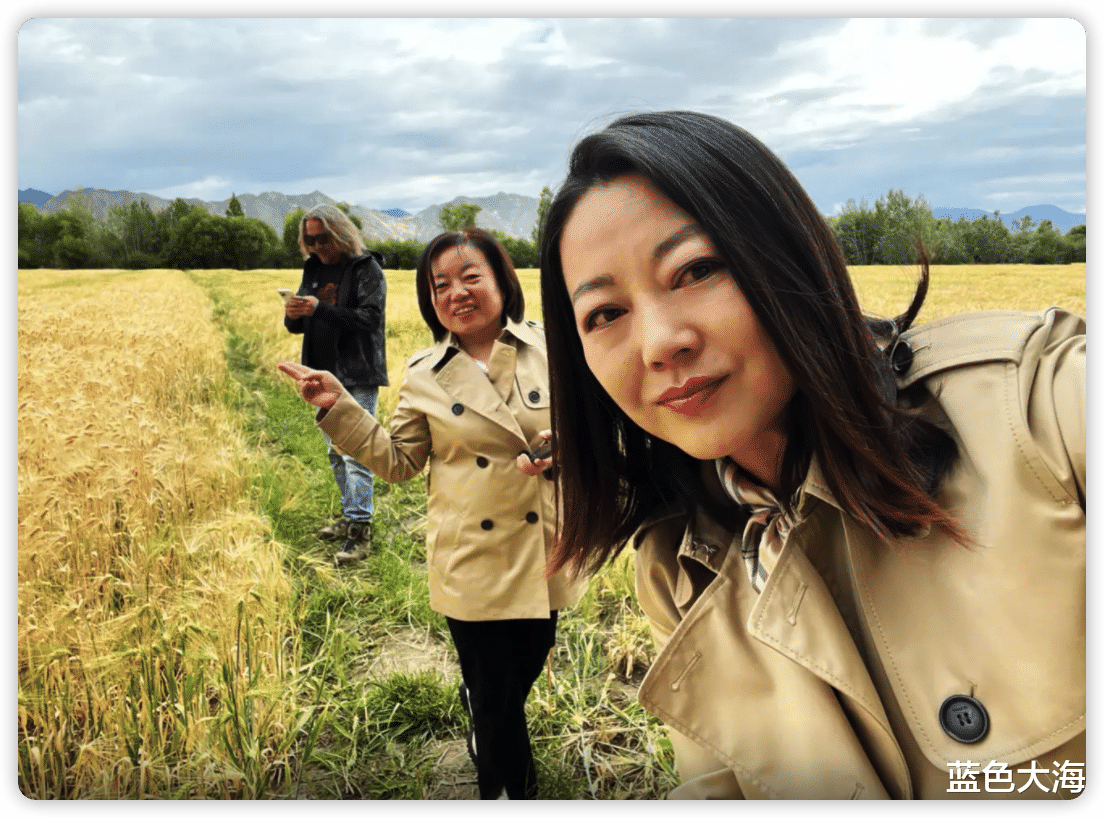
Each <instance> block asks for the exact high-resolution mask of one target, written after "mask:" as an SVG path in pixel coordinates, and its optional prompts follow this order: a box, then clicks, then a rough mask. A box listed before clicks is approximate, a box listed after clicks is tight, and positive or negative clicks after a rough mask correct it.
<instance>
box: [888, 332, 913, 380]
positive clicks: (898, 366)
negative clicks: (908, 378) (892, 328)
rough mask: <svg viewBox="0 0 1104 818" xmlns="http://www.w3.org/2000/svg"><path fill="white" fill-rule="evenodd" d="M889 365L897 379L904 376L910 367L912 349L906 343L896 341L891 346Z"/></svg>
mask: <svg viewBox="0 0 1104 818" xmlns="http://www.w3.org/2000/svg"><path fill="white" fill-rule="evenodd" d="M889 363H890V365H891V366H892V367H893V373H894V374H895V375H897V376H898V377H902V376H904V374H905V373H906V372H908V371H909V369H910V368H911V367H912V347H911V346H909V342H908V341H898V342H897V343H896V344H894V345H893V349H892V350H890V353H889Z"/></svg>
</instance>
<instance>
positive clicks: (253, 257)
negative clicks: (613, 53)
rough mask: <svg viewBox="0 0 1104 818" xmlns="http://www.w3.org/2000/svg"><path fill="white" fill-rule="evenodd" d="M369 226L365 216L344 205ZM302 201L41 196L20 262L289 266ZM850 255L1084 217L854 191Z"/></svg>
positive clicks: (524, 243) (1017, 232)
mask: <svg viewBox="0 0 1104 818" xmlns="http://www.w3.org/2000/svg"><path fill="white" fill-rule="evenodd" d="M551 199H552V191H551V189H549V188H548V187H545V188H544V190H542V191H541V196H540V202H539V204H538V206H537V226H536V227H534V228H533V232H532V234H531V236H530V237H529V238H528V239H526V238H517V237H514V236H507V235H506V234H505V233H502V232H500V231H497V230H492V231H490V232H492V233H493V234H494V235H495V236H496V238H498V240H499V241H500V242H502V245H503V247H505V248H506V252H507V253H509V254H510V258H511V259H512V261H513V263H514V266H515V267H517V268H533V267H538V266H539V265H540V241H541V229H542V227H543V224H544V216H545V213H546V212H547V209H548V205H549V204H550V202H551ZM338 207H340V208H341V209H342V210H344V211H345V212H346V214H348V215H349V218H350V219H351V220H352V221H353V222H354V223H355V224H356V225H357V227H358V228H360V229H361V230H363V224H362V223H361V221H360V219H358V218H357V217H356V216H355V215H353V214H351V213H349V206H348V205H347V204H345V203H341V204H339V205H338ZM479 211H480V207H479V205H475V204H454V205H445V206H444V207H442V208H441V212H440V214H439V217H438V218H439V221H440V224H441V228H442V230H455V229H458V228H460V227H464V226H466V225H474V224H476V223H477V217H478V214H479ZM302 215H303V211H302V210H294V211H292V212H290V213H288V214H287V216H285V218H284V224H283V232H282V234H281V235H277V233H276V231H275V230H273V229H272V227H271V226H270V225H268V224H266V223H265V222H263V221H261V220H260V219H254V218H251V217H249V216H246V215H245V214H244V212H243V211H242V207H241V203H240V202H239V201H238V198H237V196H235V195H232V196H231V197H230V204H229V206H228V207H227V208H226V214H225V216H218V215H214V214H212V213H210V212H208V211H207V209H206V208H204V207H202V206H200V205H192V204H188V203H187V202H186V201H184V200H183V199H180V198H178V199H176V200H174V201H173V202H172V204H170V205H169V206H168V207H167V208H165V209H164V210H162V211H160V212H159V213H154V212H153V210H152V209H151V208H150V206H149V204H147V203H146V202H145V201H144V200H139V201H136V202H132V203H131V204H130V205H127V206H122V205H115V206H113V207H111V208H110V210H109V211H108V214H107V218H105V219H103V220H98V219H96V218H95V216H94V215H93V214H92V209H91V206H90V204H89V202H88V201H87V199H85V198H84V197H82V196H81V195H79V194H77V195H74V196H71V197H70V199H69V203H68V206H67V208H66V209H64V210H58V211H56V212H54V213H50V214H44V213H40V212H39V211H38V210H37V209H36V208H35V206H34V205H32V204H30V203H27V202H22V203H20V205H19V242H18V243H19V267H20V268H34V267H51V268H62V269H77V268H89V269H98V268H124V269H135V270H140V269H150V268H156V267H165V268H172V269H183V270H188V269H197V268H199V269H212V268H224V267H228V268H233V269H237V270H252V269H292V268H298V267H301V266H302V263H303V257H302V254H301V253H300V251H299V245H298V229H299V219H300V218H301V217H302ZM828 223H829V224H830V225H831V227H832V231H833V232H834V233H835V236H836V240H837V241H838V242H839V244H840V247H841V248H842V249H843V253H844V256H845V257H846V259H847V263H848V264H912V263H914V262H915V261H916V242H917V240H920V241H922V242H923V244H924V246H925V248H926V249H927V251H928V253H929V255H930V256H931V259H932V262H933V263H935V264H995V263H1006V264H1022V263H1029V264H1066V263H1071V262H1081V261H1085V225H1083V224H1082V225H1077V226H1076V227H1073V228H1071V229H1070V230H1069V232H1067V233H1065V234H1063V233H1062V232H1061V231H1059V230H1057V229H1056V228H1055V227H1054V225H1053V224H1052V223H1051V222H1050V220H1047V219H1044V220H1043V221H1042V222H1040V223H1038V224H1036V223H1035V222H1034V221H1032V219H1031V217H1030V216H1024V217H1023V218H1022V219H1015V220H1013V222H1012V227H1011V229H1010V228H1009V227H1008V226H1007V225H1005V224H1004V222H1003V221H1002V220H1001V218H1000V214H999V211H998V212H997V213H996V214H994V217H993V218H989V217H987V216H982V217H981V218H979V219H974V220H973V221H967V220H966V219H965V218H962V219H959V220H958V221H952V220H950V219H936V218H935V217H934V215H933V214H932V209H931V207H930V206H929V205H928V203H927V201H925V199H924V197H923V195H921V196H918V197H917V198H915V199H911V198H909V197H908V196H906V195H905V194H904V192H903V191H901V190H890V191H889V193H888V194H886V195H885V196H883V197H881V198H880V199H878V200H877V201H876V202H875V203H874V206H873V207H870V206H869V205H867V203H866V202H865V201H862V202H861V203H859V204H856V203H855V200H854V199H851V200H849V201H848V202H847V204H846V205H845V206H844V208H843V209H842V211H841V212H840V213H839V214H838V215H836V216H832V217H830V218H829V219H828ZM366 244H367V246H368V247H369V248H370V249H373V250H378V251H380V252H381V253H382V254H383V255H384V258H385V262H384V266H385V267H387V268H389V269H395V270H411V269H413V268H414V267H416V266H417V263H418V258H419V257H420V256H421V253H422V250H423V249H424V248H425V243H424V242H421V241H418V240H417V239H406V240H400V239H386V240H379V239H373V238H371V237H368V238H366Z"/></svg>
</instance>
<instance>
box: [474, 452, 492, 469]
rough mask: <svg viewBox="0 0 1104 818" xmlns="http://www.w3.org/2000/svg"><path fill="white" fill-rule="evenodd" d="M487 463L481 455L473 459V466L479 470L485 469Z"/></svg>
mask: <svg viewBox="0 0 1104 818" xmlns="http://www.w3.org/2000/svg"><path fill="white" fill-rule="evenodd" d="M489 462H490V461H489V460H487V458H485V457H484V456H483V455H480V456H479V457H477V458H475V465H477V466H479V468H481V469H485V468H487V464H488V463H489Z"/></svg>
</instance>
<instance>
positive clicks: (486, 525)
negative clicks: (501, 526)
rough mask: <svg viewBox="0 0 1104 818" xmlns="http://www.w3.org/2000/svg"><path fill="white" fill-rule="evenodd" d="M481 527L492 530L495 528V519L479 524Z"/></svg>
mask: <svg viewBox="0 0 1104 818" xmlns="http://www.w3.org/2000/svg"><path fill="white" fill-rule="evenodd" d="M479 527H480V528H482V529H483V530H484V531H490V530H491V529H492V528H494V520H484V521H483V522H481V523H480V524H479Z"/></svg>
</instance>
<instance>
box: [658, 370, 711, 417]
mask: <svg viewBox="0 0 1104 818" xmlns="http://www.w3.org/2000/svg"><path fill="white" fill-rule="evenodd" d="M726 380H728V375H722V376H720V377H719V378H717V377H702V378H690V380H688V381H686V383H684V384H681V385H680V386H673V387H671V388H670V389H668V390H667V391H665V392H664V393H663V394H661V395H660V396H659V398H658V399H657V400H656V404H658V405H659V406H663V407H666V408H667V409H671V410H672V411H675V412H678V413H679V414H680V415H696V414H698V413H699V412H701V411H702V409H704V408H705V405H706V404H707V403H708V402H709V399H710V398H712V397H713V396H714V395H715V394H717V391H718V390H719V389H720V388H721V385H722V384H723V383H724V382H725V381H726Z"/></svg>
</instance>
